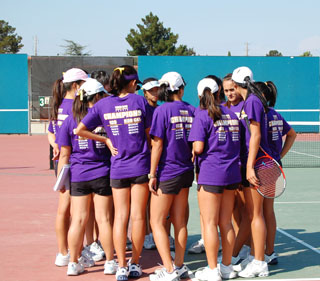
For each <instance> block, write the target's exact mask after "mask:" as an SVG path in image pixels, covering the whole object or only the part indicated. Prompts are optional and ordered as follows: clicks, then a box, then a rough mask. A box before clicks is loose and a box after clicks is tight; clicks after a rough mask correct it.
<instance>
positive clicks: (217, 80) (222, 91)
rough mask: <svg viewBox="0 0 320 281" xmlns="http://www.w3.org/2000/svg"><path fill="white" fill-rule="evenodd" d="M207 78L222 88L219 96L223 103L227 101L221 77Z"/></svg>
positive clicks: (210, 76) (208, 76) (211, 76)
mask: <svg viewBox="0 0 320 281" xmlns="http://www.w3.org/2000/svg"><path fill="white" fill-rule="evenodd" d="M205 78H211V79H213V80H214V81H216V83H217V85H218V87H219V88H220V94H219V97H220V102H221V101H226V96H225V94H224V90H223V84H222V81H221V79H220V78H219V77H217V76H215V75H207V76H206V77H205Z"/></svg>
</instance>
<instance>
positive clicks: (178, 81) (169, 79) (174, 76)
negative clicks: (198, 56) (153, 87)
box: [159, 71, 185, 92]
mask: <svg viewBox="0 0 320 281" xmlns="http://www.w3.org/2000/svg"><path fill="white" fill-rule="evenodd" d="M159 83H160V85H161V84H166V85H167V87H168V90H170V91H172V92H174V91H177V90H179V87H181V85H183V86H185V83H184V81H183V79H182V77H181V75H180V74H179V73H178V72H174V71H172V72H167V73H166V74H164V75H163V76H162V77H161V79H160V80H159Z"/></svg>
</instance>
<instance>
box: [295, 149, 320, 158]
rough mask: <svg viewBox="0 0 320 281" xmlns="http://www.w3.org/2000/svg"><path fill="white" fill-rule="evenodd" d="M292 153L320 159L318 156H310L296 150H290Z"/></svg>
mask: <svg viewBox="0 0 320 281" xmlns="http://www.w3.org/2000/svg"><path fill="white" fill-rule="evenodd" d="M290 152H292V153H296V154H301V155H306V156H310V157H314V158H319V159H320V156H316V155H312V154H308V153H303V152H298V151H294V150H290Z"/></svg>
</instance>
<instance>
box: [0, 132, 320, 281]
mask: <svg viewBox="0 0 320 281" xmlns="http://www.w3.org/2000/svg"><path fill="white" fill-rule="evenodd" d="M0 144H1V159H0V185H1V188H0V241H1V255H0V264H1V266H0V281H13V280H14V281H20V280H24V281H29V280H35V281H37V280H70V279H77V280H115V278H114V276H106V275H104V274H103V262H99V263H98V265H97V266H95V267H93V268H90V269H88V270H87V271H86V272H85V274H83V275H80V276H77V277H67V276H66V268H58V267H56V266H55V265H54V259H55V253H56V238H55V232H54V221H55V213H56V208H57V198H58V194H56V193H55V192H54V191H53V190H52V187H53V185H54V182H55V178H54V174H53V171H51V170H49V145H48V142H47V138H46V136H25V135H0ZM302 153H304V152H302ZM316 153H318V154H316ZM314 155H319V149H316V151H315V153H314ZM313 158H314V157H313ZM285 173H286V176H287V190H286V191H285V193H284V194H283V195H282V196H281V197H280V198H278V199H277V200H276V203H275V208H276V214H277V220H278V232H277V238H276V247H275V250H276V252H277V253H278V254H279V256H280V257H279V264H278V265H276V266H270V267H269V270H270V276H269V277H268V278H266V279H278V280H320V215H319V214H320V193H319V186H320V168H319V167H314V168H285ZM188 229H189V238H188V246H190V245H191V243H192V242H194V241H196V240H197V239H199V238H200V225H199V211H198V206H197V198H196V189H195V186H194V187H193V188H192V189H191V191H190V220H189V225H188ZM157 263H160V259H159V256H158V254H157V251H156V250H151V251H143V253H142V260H141V265H142V267H143V271H144V275H143V277H142V278H141V279H142V280H149V278H148V274H149V273H151V272H153V271H154V269H155V268H157V267H158V265H157ZM186 263H187V264H188V266H189V268H190V269H191V270H192V271H194V270H196V269H197V268H198V267H201V266H205V265H206V258H205V255H204V254H201V255H186ZM237 280H240V279H237ZM242 280H244V279H242ZM259 280H261V279H259Z"/></svg>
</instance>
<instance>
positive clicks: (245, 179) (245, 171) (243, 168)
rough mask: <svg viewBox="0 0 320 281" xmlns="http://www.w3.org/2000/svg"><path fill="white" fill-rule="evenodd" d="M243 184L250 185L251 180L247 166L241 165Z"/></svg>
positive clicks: (244, 185)
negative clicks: (248, 178) (248, 176)
mask: <svg viewBox="0 0 320 281" xmlns="http://www.w3.org/2000/svg"><path fill="white" fill-rule="evenodd" d="M241 184H242V185H243V187H249V186H250V182H249V181H248V180H247V167H244V166H241Z"/></svg>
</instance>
